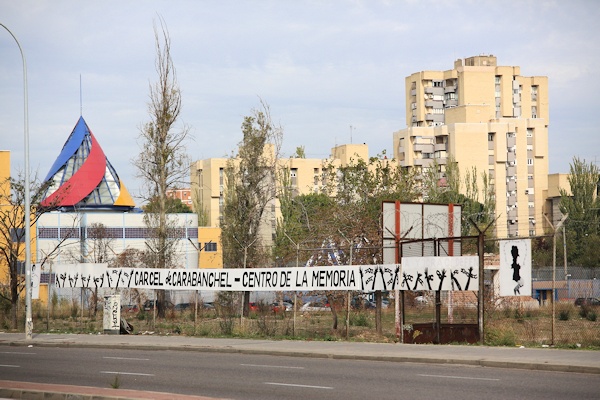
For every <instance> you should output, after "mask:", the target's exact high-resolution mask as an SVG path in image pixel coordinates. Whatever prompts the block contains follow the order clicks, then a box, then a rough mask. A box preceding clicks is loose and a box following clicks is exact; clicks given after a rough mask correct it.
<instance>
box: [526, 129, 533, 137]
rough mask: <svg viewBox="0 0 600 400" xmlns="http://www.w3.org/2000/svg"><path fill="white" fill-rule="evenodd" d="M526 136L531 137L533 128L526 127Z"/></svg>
mask: <svg viewBox="0 0 600 400" xmlns="http://www.w3.org/2000/svg"><path fill="white" fill-rule="evenodd" d="M527 137H533V128H527Z"/></svg>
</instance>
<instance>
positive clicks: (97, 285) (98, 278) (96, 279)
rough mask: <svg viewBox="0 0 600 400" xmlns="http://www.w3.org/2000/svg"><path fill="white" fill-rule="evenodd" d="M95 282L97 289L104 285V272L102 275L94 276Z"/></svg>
mask: <svg viewBox="0 0 600 400" xmlns="http://www.w3.org/2000/svg"><path fill="white" fill-rule="evenodd" d="M98 283H100V284H98ZM94 284H95V285H96V289H97V288H98V287H102V285H104V274H102V275H100V276H99V277H94Z"/></svg>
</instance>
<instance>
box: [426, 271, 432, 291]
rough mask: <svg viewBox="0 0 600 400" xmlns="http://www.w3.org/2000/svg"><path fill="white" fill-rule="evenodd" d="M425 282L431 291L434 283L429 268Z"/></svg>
mask: <svg viewBox="0 0 600 400" xmlns="http://www.w3.org/2000/svg"><path fill="white" fill-rule="evenodd" d="M425 281H426V282H427V288H428V289H429V290H431V282H433V274H430V273H429V268H425Z"/></svg>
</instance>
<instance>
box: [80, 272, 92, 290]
mask: <svg viewBox="0 0 600 400" xmlns="http://www.w3.org/2000/svg"><path fill="white" fill-rule="evenodd" d="M90 280H92V276H91V275H88V276H87V277H86V276H85V275H83V274H81V283H82V285H83V287H84V288H87V287H90Z"/></svg>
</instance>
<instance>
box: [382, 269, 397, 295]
mask: <svg viewBox="0 0 600 400" xmlns="http://www.w3.org/2000/svg"><path fill="white" fill-rule="evenodd" d="M381 268H382V269H381V279H382V280H383V290H387V285H388V284H391V283H393V281H394V277H393V272H394V271H392V269H391V268H383V267H381ZM385 274H388V275H392V277H391V278H390V280H389V281H386V280H385Z"/></svg>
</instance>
